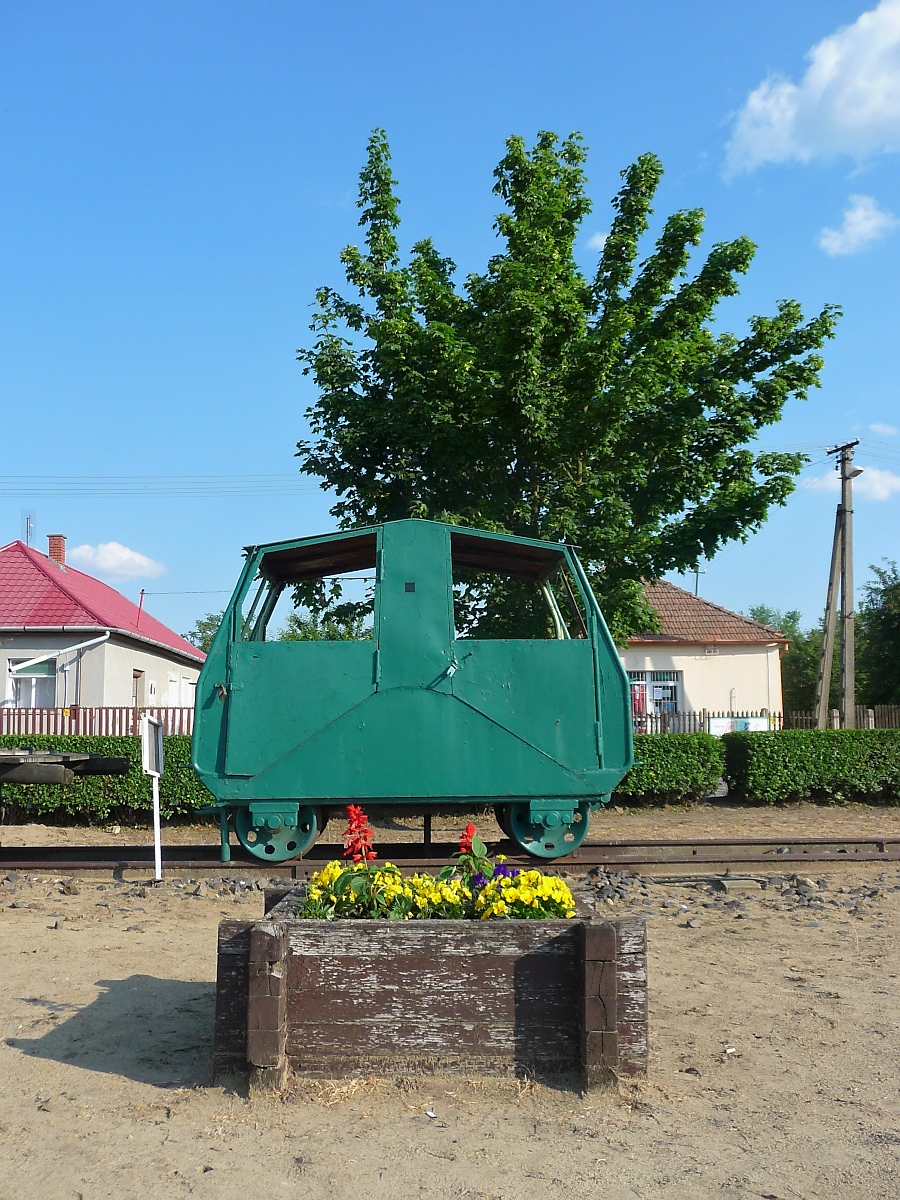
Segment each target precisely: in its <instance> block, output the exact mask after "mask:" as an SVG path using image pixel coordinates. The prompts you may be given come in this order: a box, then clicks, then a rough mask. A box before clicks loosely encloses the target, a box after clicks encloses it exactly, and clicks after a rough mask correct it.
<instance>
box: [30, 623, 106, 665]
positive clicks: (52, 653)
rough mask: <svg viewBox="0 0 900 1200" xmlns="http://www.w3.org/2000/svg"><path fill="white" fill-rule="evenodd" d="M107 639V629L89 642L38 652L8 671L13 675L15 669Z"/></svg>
mask: <svg viewBox="0 0 900 1200" xmlns="http://www.w3.org/2000/svg"><path fill="white" fill-rule="evenodd" d="M108 641H109V630H107V631H106V633H104V634H103V636H102V637H96V638H91V640H90V641H89V642H78V643H77V644H76V645H74V646H63V647H62V649H60V650H51V651H50V653H49V654H39V655H38V656H37V658H29V659H28V661H27V662H23V663H18V664H17V665H16V666H14V667H10V668H9V673H10V675H15V673H16V671H25V670H27V668H28V667H35V666H37V664H38V663H42V662H47V661H48V660H49V659H51V658H61V657H62V656H63V655H64V654H72V653H73V652H74V651H75V650H87V648H88V646H99V645H100V643H101V642H108Z"/></svg>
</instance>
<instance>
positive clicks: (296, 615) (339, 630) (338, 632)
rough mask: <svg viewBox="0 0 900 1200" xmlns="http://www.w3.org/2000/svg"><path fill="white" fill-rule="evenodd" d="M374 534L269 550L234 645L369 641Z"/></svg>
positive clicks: (239, 619) (240, 618) (240, 619)
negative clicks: (243, 642)
mask: <svg viewBox="0 0 900 1200" xmlns="http://www.w3.org/2000/svg"><path fill="white" fill-rule="evenodd" d="M376 550H377V542H376V537H375V534H374V533H366V534H359V535H357V536H355V537H347V538H340V539H335V540H334V541H333V542H313V543H310V544H308V545H305V546H291V547H288V548H287V549H285V550H271V551H269V552H268V553H267V554H265V555H263V557H262V559H261V561H260V564H259V574H258V575H257V577H256V578H255V579H254V580H253V582H252V583H251V585H250V587H249V589H248V590H247V592H246V594H245V595H244V599H243V604H242V606H241V610H240V612H239V613H238V614H237V626H236V629H235V636H236V639H237V640H238V641H245V642H265V641H269V642H271V641H282V642H297V641H359V640H363V639H367V638H371V637H372V625H373V613H374V607H375V605H374V592H375V589H374V582H375V556H376Z"/></svg>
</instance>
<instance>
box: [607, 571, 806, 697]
mask: <svg viewBox="0 0 900 1200" xmlns="http://www.w3.org/2000/svg"><path fill="white" fill-rule="evenodd" d="M647 600H648V601H649V603H650V605H651V607H652V608H654V609H655V610H656V612H657V613H658V614H659V619H660V628H659V631H658V632H655V633H642V634H640V635H639V636H637V637H633V638H631V639H630V640H629V642H628V644H627V646H626V647H625V648H624V649H622V650H620V654H621V657H622V661H623V663H624V666H625V670H626V671H627V672H628V677H629V679H630V680H631V699H632V708H633V710H634V713H635V716H636V717H642V716H650V715H653V714H655V713H676V712H701V711H703V710H704V709H705V710H706V711H707V712H726V713H740V712H769V713H772V712H781V711H782V695H781V660H782V658H783V657H784V654H785V652H786V651H787V648H788V639H787V638H786V637H785V636H784V635H783V634H782V633H780V632H779V631H778V630H777V629H770V628H769V626H768V625H761V624H760V623H759V622H758V621H753V620H751V618H750V617H744V616H741V615H740V613H735V612H731V611H730V610H729V609H727V608H722V607H721V606H720V605H718V604H713V603H711V602H710V601H709V600H704V599H703V598H702V597H700V596H694V595H692V594H691V593H690V592H687V591H685V590H684V588H680V587H676V586H675V585H674V584H672V583H668V582H667V581H666V580H665V579H658V580H656V581H655V582H654V583H651V584H648V585H647Z"/></svg>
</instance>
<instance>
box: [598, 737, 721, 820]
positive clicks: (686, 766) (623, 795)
mask: <svg viewBox="0 0 900 1200" xmlns="http://www.w3.org/2000/svg"><path fill="white" fill-rule="evenodd" d="M634 757H635V760H636V762H637V764H638V765H637V766H634V767H632V768H631V770H630V771H629V772H628V774H627V775H626V776H625V778H624V779H623V780H622V782H621V783H620V784H619V786H618V787H617V788H616V790H615V792H613V800H614V801H617V800H618V801H624V802H625V803H626V804H633V803H634V802H635V801H640V802H643V803H645V804H689V803H693V802H695V801H697V800H703V799H704V798H705V797H706V796H708V795H710V793H711V792H714V791H715V790H716V788H717V787H718V786H719V780H720V778H721V775H722V771H723V769H724V767H725V750H724V747H723V745H722V740H721V738H715V737H711V736H710V734H708V733H639V734H637V735H636V736H635V739H634Z"/></svg>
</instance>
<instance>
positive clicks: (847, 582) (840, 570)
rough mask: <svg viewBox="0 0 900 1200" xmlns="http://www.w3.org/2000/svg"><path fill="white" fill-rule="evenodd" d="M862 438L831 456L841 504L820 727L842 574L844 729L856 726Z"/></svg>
mask: <svg viewBox="0 0 900 1200" xmlns="http://www.w3.org/2000/svg"><path fill="white" fill-rule="evenodd" d="M858 445H859V438H855V439H854V440H853V441H852V442H845V443H844V444H843V445H842V446H834V447H832V449H830V450H829V451H828V453H829V454H839V455H840V458H839V459H838V461H837V463H836V464H835V466H836V467H837V469H838V470H839V471H840V473H841V502H840V504H839V505H838V508H837V515H836V517H835V522H834V541H833V543H832V547H831V571H830V573H829V576H828V596H827V599H826V601H825V628H824V631H823V636H822V656H821V658H820V660H819V676H818V679H817V681H816V728H818V729H824V728H825V727H826V725H827V723H828V690H829V685H830V683H831V662H832V658H833V655H834V636H835V597H836V592H837V584H838V574H840V586H841V700H840V705H841V717H840V721H841V728H842V729H854V728H855V727H856V658H855V653H854V619H853V480H854V479H856V477H857V476H858V475H861V474H862V471H861V470H860V469H859V468H857V469H856V470H854V469H853V450H854V447H856V446H858Z"/></svg>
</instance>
